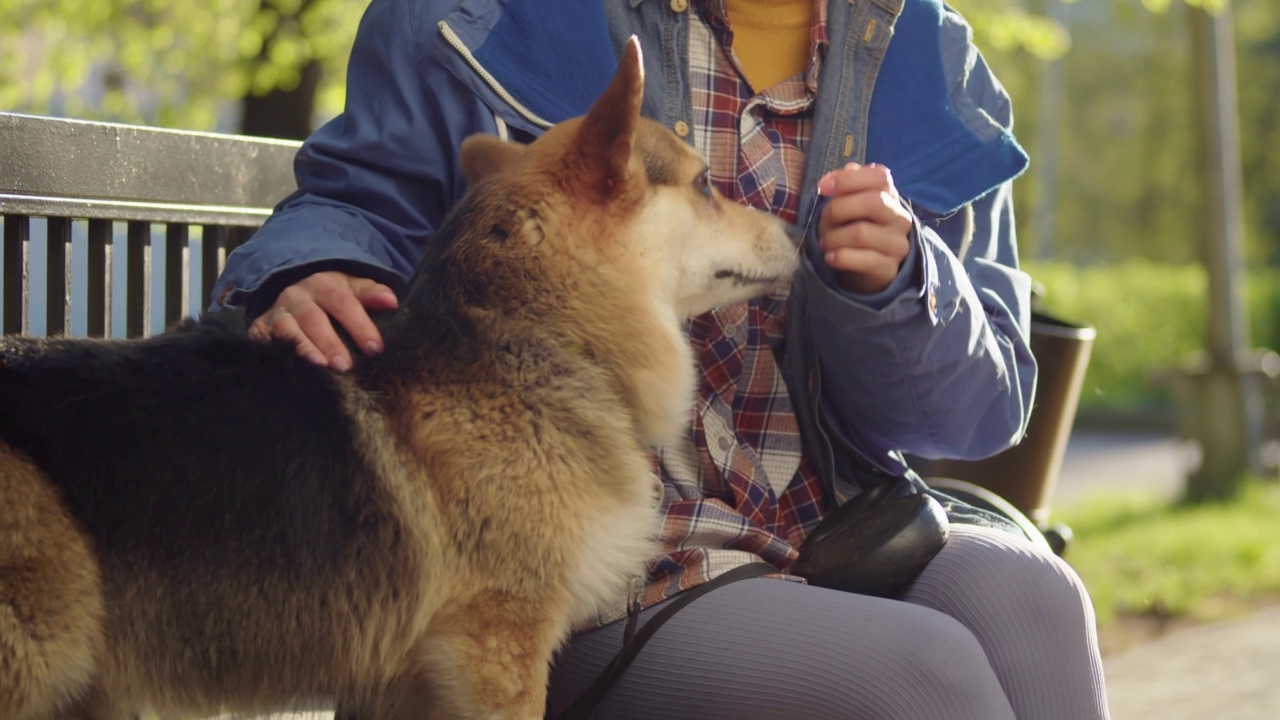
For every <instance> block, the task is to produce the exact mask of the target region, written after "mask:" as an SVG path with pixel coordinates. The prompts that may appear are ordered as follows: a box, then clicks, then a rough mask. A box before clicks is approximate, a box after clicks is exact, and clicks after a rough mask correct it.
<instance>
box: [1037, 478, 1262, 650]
mask: <svg viewBox="0 0 1280 720" xmlns="http://www.w3.org/2000/svg"><path fill="white" fill-rule="evenodd" d="M1054 519H1055V520H1056V521H1061V522H1064V523H1066V524H1067V525H1068V526H1070V527H1071V530H1072V531H1073V532H1074V534H1075V540H1074V543H1073V544H1072V546H1071V547H1070V548H1069V549H1068V551H1067V555H1066V560H1067V561H1068V562H1069V563H1070V564H1071V565H1072V566H1073V567H1074V568H1075V569H1076V571H1077V572H1078V573H1079V574H1080V576H1081V578H1083V579H1084V582H1085V585H1086V586H1087V587H1088V588H1089V592H1090V594H1091V595H1092V597H1093V601H1094V607H1095V608H1096V610H1097V614H1098V628H1099V634H1100V637H1101V639H1102V643H1103V650H1104V652H1108V651H1116V650H1120V649H1123V648H1124V647H1128V646H1130V645H1133V644H1135V643H1136V642H1141V641H1142V640H1145V639H1149V638H1150V637H1152V636H1154V635H1158V634H1160V633H1162V632H1164V631H1166V630H1168V629H1169V628H1171V627H1177V626H1179V625H1186V624H1195V623H1200V622H1206V621H1212V620H1219V619H1224V618H1227V617H1231V616H1234V615H1239V614H1241V613H1244V612H1247V611H1248V610H1249V609H1251V608H1255V607H1258V606H1259V605H1262V604H1266V603H1271V602H1280V484H1278V483H1275V482H1269V483H1264V482H1262V481H1253V482H1250V483H1249V484H1247V485H1246V486H1244V488H1243V489H1242V491H1241V492H1240V493H1239V494H1238V495H1237V496H1236V497H1235V498H1233V499H1231V500H1228V501H1224V502H1216V503H1205V504H1199V505H1187V504H1178V503H1169V502H1167V501H1163V500H1160V499H1158V498H1156V497H1153V496H1142V495H1127V496H1100V497H1096V498H1093V499H1091V500H1088V501H1086V502H1084V503H1082V504H1080V505H1078V506H1075V507H1070V508H1063V509H1061V510H1060V511H1059V512H1058V513H1056V516H1055V518H1054Z"/></svg>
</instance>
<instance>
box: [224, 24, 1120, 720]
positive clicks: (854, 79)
mask: <svg viewBox="0 0 1280 720" xmlns="http://www.w3.org/2000/svg"><path fill="white" fill-rule="evenodd" d="M632 34H635V35H638V36H639V38H640V40H641V44H642V46H643V48H644V51H645V64H646V97H645V105H644V109H645V113H646V114H647V115H649V116H650V117H653V118H654V119H657V120H659V121H660V122H663V123H664V124H666V125H667V126H668V127H671V128H672V129H673V130H674V131H675V132H676V133H677V134H678V135H680V136H681V137H684V138H686V139H687V140H688V141H690V142H692V143H693V145H694V146H695V147H696V148H698V149H699V150H700V151H702V152H703V154H704V155H705V156H706V157H707V159H708V162H709V165H710V172H711V177H712V180H713V181H714V182H715V184H716V186H717V188H718V189H719V190H720V191H721V192H722V193H724V194H726V195H728V196H730V197H733V198H735V199H738V200H739V201H741V202H744V203H747V204H750V205H752V206H755V207H757V208H760V209H762V210H768V211H770V212H774V213H776V214H778V215H779V216H781V217H783V218H784V219H786V220H789V221H792V222H795V223H797V224H800V225H802V226H804V227H805V228H806V229H807V230H808V233H807V235H808V239H807V241H806V247H805V263H804V267H803V268H802V270H801V272H800V273H799V274H798V276H797V278H796V280H795V282H794V284H793V286H792V288H791V291H790V293H788V294H787V295H786V296H785V297H784V296H776V297H768V298H763V299H760V300H756V301H752V302H750V303H746V304H743V305H738V306H733V307H728V308H722V309H720V310H717V311H715V312H713V313H710V314H708V315H706V316H703V317H700V318H697V319H695V320H694V321H693V322H692V323H691V325H690V328H689V335H690V342H692V343H693V344H694V346H695V353H696V356H697V357H698V358H699V359H700V362H701V365H702V370H703V381H702V383H701V388H700V394H699V398H698V403H697V409H696V412H695V417H694V422H693V426H692V427H691V428H690V432H689V434H688V437H687V438H686V441H685V442H683V443H681V444H680V445H679V446H676V447H671V448H664V449H662V450H661V451H660V452H659V453H658V468H659V469H658V475H659V477H660V479H661V482H662V486H663V492H664V498H663V509H664V512H665V522H664V530H663V534H662V537H661V547H662V553H661V555H660V557H658V558H655V559H654V562H653V563H652V565H651V567H650V574H649V577H648V578H647V583H646V584H645V585H644V589H643V592H642V593H641V597H640V600H641V604H642V605H644V606H645V607H646V609H645V610H644V611H642V612H641V613H640V615H641V617H640V619H641V621H643V620H645V619H646V618H647V617H649V616H651V614H652V613H653V612H654V610H655V608H657V607H661V606H662V603H663V602H664V601H666V600H667V599H669V598H671V597H672V596H674V595H676V594H678V593H679V592H681V591H683V590H686V589H688V588H691V587H694V586H696V585H699V584H702V583H704V582H707V581H708V580H710V579H712V578H714V577H716V576H718V575H720V574H722V573H723V572H725V571H726V570H728V569H730V568H733V567H736V566H739V565H743V564H746V563H749V562H752V561H756V560H763V561H765V562H767V563H769V564H771V565H772V566H773V567H775V568H777V569H779V570H781V571H786V570H787V569H788V568H789V567H790V566H791V565H792V564H793V563H794V561H795V559H796V556H797V548H798V546H799V545H800V544H801V543H802V542H803V540H804V538H805V537H806V536H807V534H808V533H809V532H810V531H811V530H812V529H813V528H814V527H815V526H816V525H817V524H818V522H820V520H821V519H822V517H823V516H824V514H826V513H828V512H829V511H830V510H831V509H832V508H833V507H835V506H836V505H837V504H838V503H839V502H841V501H843V500H845V499H847V498H848V497H850V496H853V495H856V494H857V493H859V492H861V491H862V488H863V487H868V486H870V484H872V483H877V482H881V481H882V480H883V479H884V478H886V477H892V476H906V477H908V478H910V479H911V481H912V482H915V483H918V482H919V481H918V478H915V477H914V476H913V475H912V474H911V473H910V470H909V469H908V468H907V467H906V465H905V463H904V462H903V460H902V453H903V452H909V453H913V454H918V455H925V456H948V457H962V458H976V457H983V456H987V455H990V454H993V453H995V452H998V451H1000V450H1002V449H1004V448H1006V447H1008V446H1009V445H1011V444H1012V443H1014V442H1016V441H1017V439H1018V438H1019V437H1020V435H1021V432H1022V430H1023V428H1024V427H1025V424H1026V418H1027V414H1028V412H1029V408H1030V402H1031V396H1032V391H1033V387H1034V379H1035V364H1034V360H1033V358H1032V357H1031V354H1030V351H1029V349H1028V345H1027V336H1026V328H1027V323H1028V313H1029V310H1028V295H1029V288H1030V282H1029V279H1028V278H1027V277H1026V276H1025V275H1024V274H1023V273H1021V272H1020V271H1018V269H1017V254H1016V245H1015V240H1014V231H1013V219H1012V211H1011V200H1010V189H1009V188H1010V181H1011V180H1012V179H1013V177H1015V176H1016V175H1017V174H1018V173H1019V172H1021V170H1022V169H1023V168H1024V167H1025V164H1026V157H1025V155H1024V154H1023V152H1022V150H1021V149H1020V148H1019V147H1018V145H1017V143H1016V141H1015V140H1014V138H1013V136H1012V135H1011V134H1010V131H1009V128H1010V125H1011V117H1010V112H1009V104H1008V99H1007V97H1006V96H1005V94H1004V91H1003V89H1002V88H1001V87H1000V85H999V84H998V82H997V81H996V80H995V79H994V77H992V75H991V74H990V72H989V70H988V69H987V67H986V65H985V63H984V62H983V61H982V59H981V57H980V56H979V55H978V54H977V52H976V50H975V49H974V48H973V47H972V46H971V44H970V39H969V33H968V28H967V26H966V25H965V24H964V22H963V20H961V19H960V18H959V17H958V16H957V15H955V14H954V13H953V12H951V11H950V10H948V9H946V8H945V7H944V6H942V5H941V4H940V2H938V1H937V0H905V1H904V0H888V1H886V0H832V1H831V2H825V1H824V0H818V1H817V2H816V3H815V2H813V0H705V1H699V0H693V1H692V2H690V0H607V1H606V2H604V3H602V4H601V3H590V2H582V1H575V0H509V1H508V2H498V0H467V1H465V2H463V1H461V0H373V3H372V4H371V5H370V7H369V9H368V11H367V13H366V15H365V18H364V20H363V21H362V24H361V29H360V32H359V34H358V36H357V40H356V45H355V48H354V50H353V52H352V58H351V66H350V71H349V72H350V75H349V78H348V94H347V107H346V110H345V112H344V113H343V114H342V115H341V116H339V117H338V118H336V119H335V120H333V121H332V122H330V123H329V124H327V125H325V126H324V127H323V128H321V129H320V130H319V131H317V132H316V133H315V135H313V136H312V137H311V138H310V139H309V140H308V142H307V143H306V145H305V146H304V147H303V149H302V151H301V152H300V153H299V156H298V160H297V165H296V171H297V175H298V181H299V190H298V192H297V193H295V194H294V195H293V196H291V197H290V198H288V199H287V200H286V201H284V202H283V203H282V204H281V205H280V206H279V207H278V208H277V211H276V213H275V214H274V215H273V217H272V218H271V219H270V220H269V221H268V222H267V223H266V225H265V226H264V228H263V229H262V231H261V232H259V233H258V235H257V236H255V238H254V239H253V240H252V241H250V242H249V243H248V244H247V245H245V246H244V247H242V248H240V249H238V250H237V251H236V252H235V253H233V254H232V255H231V257H230V258H229V260H228V265H227V269H226V271H225V273H224V275H223V277H222V278H221V280H220V283H219V286H218V289H217V290H216V291H215V292H216V296H215V297H216V299H215V303H214V306H215V309H216V308H220V307H227V306H243V307H245V308H246V309H247V311H248V314H249V316H250V318H251V319H252V320H253V325H252V327H251V333H252V334H253V335H254V336H255V337H257V338H259V339H263V340H266V339H268V338H272V337H274V338H279V339H283V340H287V341H289V342H293V343H295V344H296V345H297V347H298V350H299V353H301V354H302V355H304V356H305V357H308V358H310V359H311V360H312V361H313V362H316V363H317V364H321V365H327V366H329V367H331V368H332V369H334V370H336V371H344V370H347V369H349V368H350V367H351V364H352V362H353V358H351V356H350V355H348V354H347V351H346V349H345V348H344V346H343V344H342V342H341V341H340V340H339V339H338V337H337V334H336V333H335V331H334V329H333V326H332V324H331V319H332V320H336V321H337V322H338V323H339V324H341V325H342V326H343V327H344V328H345V330H346V331H347V332H348V333H349V334H350V335H351V337H352V338H353V339H354V340H355V342H356V346H357V347H360V348H362V349H363V350H365V352H367V353H370V354H373V353H377V352H378V351H379V350H380V348H381V344H380V343H381V339H380V338H379V336H378V334H377V330H376V329H375V328H374V326H373V324H372V322H371V321H370V320H369V317H368V311H369V310H376V309H387V308H391V307H394V306H395V304H396V299H395V290H397V289H399V288H400V287H402V286H403V282H404V278H405V277H406V276H407V275H408V273H409V271H410V268H411V267H412V266H413V264H414V262H415V261H416V259H417V258H418V256H419V255H420V253H421V248H422V247H423V245H424V244H425V243H428V242H430V240H431V235H432V232H433V230H434V228H435V227H437V226H438V223H439V221H440V219H441V218H442V217H443V215H444V214H445V212H447V210H448V208H449V207H450V206H451V205H452V204H453V203H454V202H455V201H456V200H457V199H458V197H459V196H460V195H461V193H462V192H463V190H464V189H465V188H464V187H463V182H462V180H461V179H460V178H461V176H460V173H459V171H458V167H457V153H456V150H457V146H458V144H459V143H460V142H461V141H462V139H463V138H464V137H466V136H467V135H469V134H472V133H475V132H491V133H498V134H502V135H507V136H510V137H513V138H515V139H528V138H532V137H534V136H536V135H537V134H538V133H540V132H541V131H542V130H543V129H545V127H547V126H548V125H549V124H550V123H553V122H556V121H559V120H561V119H564V118H567V117H570V116H573V115H577V114H580V113H581V112H583V111H584V110H585V109H586V107H588V106H589V104H590V102H591V101H592V100H593V99H594V98H595V96H596V94H597V93H598V92H599V91H600V90H601V89H603V87H604V86H605V85H606V84H607V81H608V78H609V77H610V75H611V74H612V71H613V67H614V62H615V60H614V59H615V58H616V56H617V51H618V48H620V47H621V44H622V43H623V42H624V41H625V40H626V38H627V37H629V36H630V35H632ZM890 170H892V173H891V172H890ZM970 220H971V222H970ZM961 255H963V258H962V257H960V256H961ZM775 349H776V350H777V352H776V353H775V351H774V350H775ZM624 614H625V599H624V598H619V599H618V603H617V606H616V607H613V608H604V609H602V610H601V614H600V617H599V619H598V623H597V625H598V627H597V628H596V629H584V631H583V632H581V633H579V634H578V635H576V636H575V637H574V639H573V640H572V641H571V642H570V643H569V645H568V646H567V647H566V648H565V650H564V651H563V653H562V654H561V656H560V658H559V660H558V662H557V665H556V667H555V669H554V672H553V676H552V686H551V689H550V697H551V699H550V705H551V707H550V708H549V710H550V711H551V713H552V714H554V713H556V712H559V710H560V709H562V708H563V707H565V706H566V705H567V704H568V703H570V702H571V701H572V700H573V699H574V698H575V697H576V696H577V695H578V694H579V693H580V692H582V690H583V689H584V688H585V687H586V686H587V685H589V684H590V682H591V681H592V680H593V679H594V678H595V677H596V676H597V675H598V674H599V672H600V671H601V669H602V668H603V667H604V666H605V664H606V663H607V662H608V660H609V659H610V658H611V657H612V656H613V654H614V653H615V652H616V651H617V649H618V647H619V646H620V643H621V637H622V632H623V630H622V627H621V625H622V624H621V623H620V622H618V620H619V618H621V617H623V615H624ZM599 716H600V717H611V718H612V717H636V718H677V717H697V718H715V717H726V718H774V717H858V718H982V719H984V720H991V719H992V718H1014V717H1017V718H1024V719H1026V718H1072V719H1075V720H1079V719H1082V718H1105V717H1107V709H1106V702H1105V692H1104V689H1103V682H1102V672H1101V664H1100V661H1099V657H1098V650H1097V642H1096V635H1095V630H1094V619H1093V614H1092V608H1091V605H1090V602H1089V598H1088V596H1087V593H1086V592H1085V590H1084V588H1083V587H1082V585H1081V584H1080V581H1079V579H1078V578H1077V577H1076V576H1075V574H1074V573H1073V572H1072V571H1071V570H1070V569H1069V568H1068V567H1067V566H1066V565H1065V564H1064V563H1062V562H1061V561H1060V560H1058V559H1057V558H1055V557H1053V556H1052V555H1050V554H1048V553H1044V552H1041V551H1040V550H1039V549H1037V548H1036V547H1035V546H1034V545H1032V544H1031V543H1029V542H1028V541H1027V539H1026V538H1025V537H1018V536H1016V535H1014V534H1012V533H1009V532H1006V531H1004V530H1001V529H996V528H991V527H979V526H972V525H966V524H962V523H958V522H957V523H953V525H952V529H951V537H950V540H949V541H948V543H947V545H946V547H944V548H943V550H942V551H941V552H940V553H939V554H938V555H937V556H936V557H935V558H934V559H933V560H932V561H931V562H930V563H929V564H928V565H927V566H926V567H925V569H924V570H923V571H922V572H921V573H920V575H919V576H918V577H917V578H916V580H915V581H914V582H913V583H912V584H911V585H910V586H908V587H907V589H906V590H905V591H904V592H902V593H901V594H900V597H896V598H893V599H884V598H877V597H868V596H864V595H855V594H851V593H841V592H836V591H832V590H826V589H823V588H818V587H813V586H810V585H806V584H803V583H801V582H786V581H780V580H778V579H763V578H756V579H750V580H743V581H741V582H737V583H733V584H730V585H726V586H724V587H721V588H718V589H716V590H715V591H714V592H711V593H709V594H707V595H706V596H705V597H702V598H700V599H698V601H697V602H695V603H693V604H691V605H690V606H688V607H687V608H685V609H684V610H682V611H681V612H679V613H677V614H676V615H675V616H674V618H673V619H672V620H671V621H670V622H669V623H668V624H667V625H665V626H663V628H662V630H661V632H659V633H657V634H656V635H655V636H654V638H653V639H652V641H651V642H650V643H649V645H647V646H646V647H645V649H644V651H643V653H641V655H640V656H639V658H637V660H636V662H635V664H634V665H632V667H631V668H630V669H629V670H628V672H627V673H626V674H625V675H624V676H623V677H622V678H621V680H619V682H618V683H617V684H616V685H615V686H614V687H613V689H612V690H611V692H610V693H609V694H608V696H607V697H606V698H605V700H604V703H603V704H602V705H601V707H600V715H599Z"/></svg>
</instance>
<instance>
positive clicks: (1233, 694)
mask: <svg viewBox="0 0 1280 720" xmlns="http://www.w3.org/2000/svg"><path fill="white" fill-rule="evenodd" d="M1190 462H1194V458H1193V457H1192V456H1190V455H1189V454H1188V451H1187V450H1186V449H1185V448H1183V447H1182V446H1181V445H1180V444H1179V443H1178V441H1177V440H1175V439H1174V438H1171V437H1168V436H1162V435H1151V434H1137V433H1135V434H1129V435H1118V434H1114V433H1106V434H1102V433H1089V432H1079V431H1077V432H1076V433H1075V434H1074V435H1073V436H1072V440H1071V444H1070V445H1069V446H1068V449H1067V455H1066V457H1065V458H1064V460H1063V468H1062V474H1061V477H1060V478H1059V481H1058V487H1057V488H1056V489H1055V493H1054V505H1055V506H1062V505H1070V504H1071V503H1073V502H1077V501H1079V500H1081V499H1083V498H1085V497H1088V496H1089V495H1091V494H1094V493H1097V492H1099V491H1116V490H1125V489H1129V490H1135V491H1154V492H1157V493H1160V494H1161V495H1164V496H1166V497H1170V498H1172V497H1175V496H1176V495H1177V494H1178V492H1179V491H1180V490H1181V488H1182V482H1183V477H1184V473H1185V470H1186V467H1187V464H1188V463H1190ZM1277 527H1278V528H1280V524H1278V525H1277ZM1278 542H1280V541H1278ZM1103 665H1104V667H1105V669H1106V673H1107V691H1108V695H1109V696H1110V699H1111V712H1112V718H1113V720H1263V719H1264V718H1265V719H1266V720H1274V719H1277V718H1280V607H1272V608H1268V609H1264V610H1261V611H1259V612H1257V613H1254V614H1252V615H1248V616H1246V617H1243V618H1240V619H1237V620H1231V621H1226V622H1220V623H1215V624H1211V625H1204V626H1200V627H1195V628H1190V629H1185V630H1178V631H1174V632H1171V633H1170V634H1168V635H1165V636H1164V637H1161V638H1160V639H1158V640H1155V641H1154V642H1150V643H1147V644H1144V645H1140V646H1138V647H1135V648H1132V649H1130V650H1128V651H1125V652H1122V653H1119V654H1117V655H1114V656H1108V657H1104V658H1103Z"/></svg>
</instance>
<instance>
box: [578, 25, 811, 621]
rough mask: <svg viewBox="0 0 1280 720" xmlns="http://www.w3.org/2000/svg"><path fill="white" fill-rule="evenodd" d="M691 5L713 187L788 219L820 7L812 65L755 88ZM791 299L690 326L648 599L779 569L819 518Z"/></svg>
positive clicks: (700, 137)
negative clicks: (777, 345)
mask: <svg viewBox="0 0 1280 720" xmlns="http://www.w3.org/2000/svg"><path fill="white" fill-rule="evenodd" d="M695 5H698V6H699V9H700V10H701V12H700V13H698V15H699V16H700V19H701V20H702V22H699V21H698V20H699V18H693V17H691V18H690V20H691V22H690V23H689V25H690V32H689V54H690V62H689V64H690V67H689V81H690V86H691V88H692V100H693V112H694V115H693V123H692V127H691V132H692V133H693V134H694V135H693V138H694V145H695V146H696V147H697V148H698V150H699V151H701V152H702V153H703V155H704V156H705V157H706V158H707V160H708V163H709V164H710V167H711V178H712V181H713V182H714V183H715V185H716V187H717V189H719V190H720V192H722V193H723V194H724V195H726V196H727V197H729V198H732V199H734V200H736V201H738V202H741V203H744V204H748V205H751V206H753V207H756V208H758V209H761V210H767V211H770V212H772V213H774V214H775V215H778V216H779V217H781V218H783V219H784V220H787V221H789V222H795V221H796V220H797V217H798V215H799V208H798V207H797V205H798V203H799V188H798V187H797V185H798V184H799V182H800V178H801V175H802V171H803V167H804V157H805V149H806V147H807V146H808V144H809V136H810V124H811V119H812V112H813V99H814V93H815V91H816V78H817V72H818V64H819V61H820V58H821V55H822V54H823V52H824V51H825V49H826V45H827V40H826V5H825V3H824V2H816V3H814V8H815V10H814V13H815V15H814V22H813V31H812V40H813V43H812V47H813V50H812V52H811V55H810V62H809V67H808V69H807V70H806V71H805V72H804V73H803V74H802V75H797V76H795V77H793V78H790V79H788V80H785V81H783V82H781V83H779V84H778V85H776V86H774V87H771V88H766V89H765V90H764V91H763V92H759V93H753V92H752V89H751V87H750V86H749V85H748V83H747V81H746V80H745V79H744V77H743V74H742V71H741V69H740V67H739V65H738V61H737V59H736V58H735V57H734V56H733V54H732V52H731V51H728V50H726V48H729V47H731V46H732V32H731V30H730V28H729V25H728V23H727V22H726V20H725V13H724V7H723V4H722V0H707V2H704V3H695ZM691 9H692V8H691ZM785 309H786V298H785V297H784V296H771V297H765V298H761V299H757V300H752V301H750V302H747V303H742V304H738V305H732V306H728V307H723V308H720V309H718V310H716V311H714V312H711V313H708V314H706V315H703V316H701V317H699V318H696V319H695V320H693V321H692V322H691V323H690V325H689V339H690V341H691V342H692V343H693V347H694V355H695V357H697V358H698V360H699V362H700V364H701V368H702V379H701V383H700V384H699V390H698V401H697V406H696V409H695V412H694V422H693V428H692V430H691V432H690V434H689V436H688V437H687V442H684V443H682V444H680V445H679V446H677V447H673V448H668V449H666V450H664V451H662V452H661V453H659V456H658V462H659V470H658V473H659V476H660V477H661V480H662V485H663V503H662V507H663V513H664V519H663V527H662V535H661V555H660V557H659V558H658V559H657V560H655V561H654V562H653V563H652V564H651V565H650V582H649V584H648V586H647V587H646V589H645V591H644V594H643V597H642V601H643V604H644V605H646V606H647V605H651V604H653V603H656V602H659V601H661V600H663V599H665V598H668V597H671V596H672V595H675V594H676V593H678V592H680V591H682V590H686V589H688V588H690V587H693V586H695V585H698V584H700V583H703V582H706V581H707V580H709V579H711V578H713V577H715V576H716V575H719V574H721V573H723V572H725V571H727V570H730V569H732V568H734V567H737V566H739V565H743V564H746V563H748V562H752V561H755V560H758V559H759V560H764V561H766V562H768V563H770V564H771V565H773V566H774V567H777V568H779V569H780V570H781V569H785V568H787V567H788V566H790V565H791V564H792V563H793V562H794V561H795V559H796V548H797V547H798V546H799V544H800V543H801V541H802V540H803V539H804V537H805V536H806V535H807V534H808V532H809V531H810V530H811V529H812V528H813V526H814V525H816V524H817V523H818V521H819V520H820V519H821V517H822V502H823V491H822V485H821V483H820V481H819V480H818V477H817V475H816V474H815V472H814V469H813V467H812V465H811V464H810V462H809V461H807V460H805V459H804V457H803V453H802V451H801V441H800V434H799V428H798V426H797V423H796V418H795V413H794V412H793V410H792V406H791V399H790V397H789V396H788V394H787V389H786V386H785V384H784V383H783V379H782V375H781V373H780V372H779V369H778V367H777V365H776V364H775V363H774V357H773V353H772V351H771V350H770V348H769V340H770V339H777V338H778V337H780V335H781V334H782V331H783V326H782V323H783V322H784V317H783V316H784V314H785ZM616 617H617V615H614V616H613V617H606V618H601V619H602V620H605V621H607V620H612V619H616Z"/></svg>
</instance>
